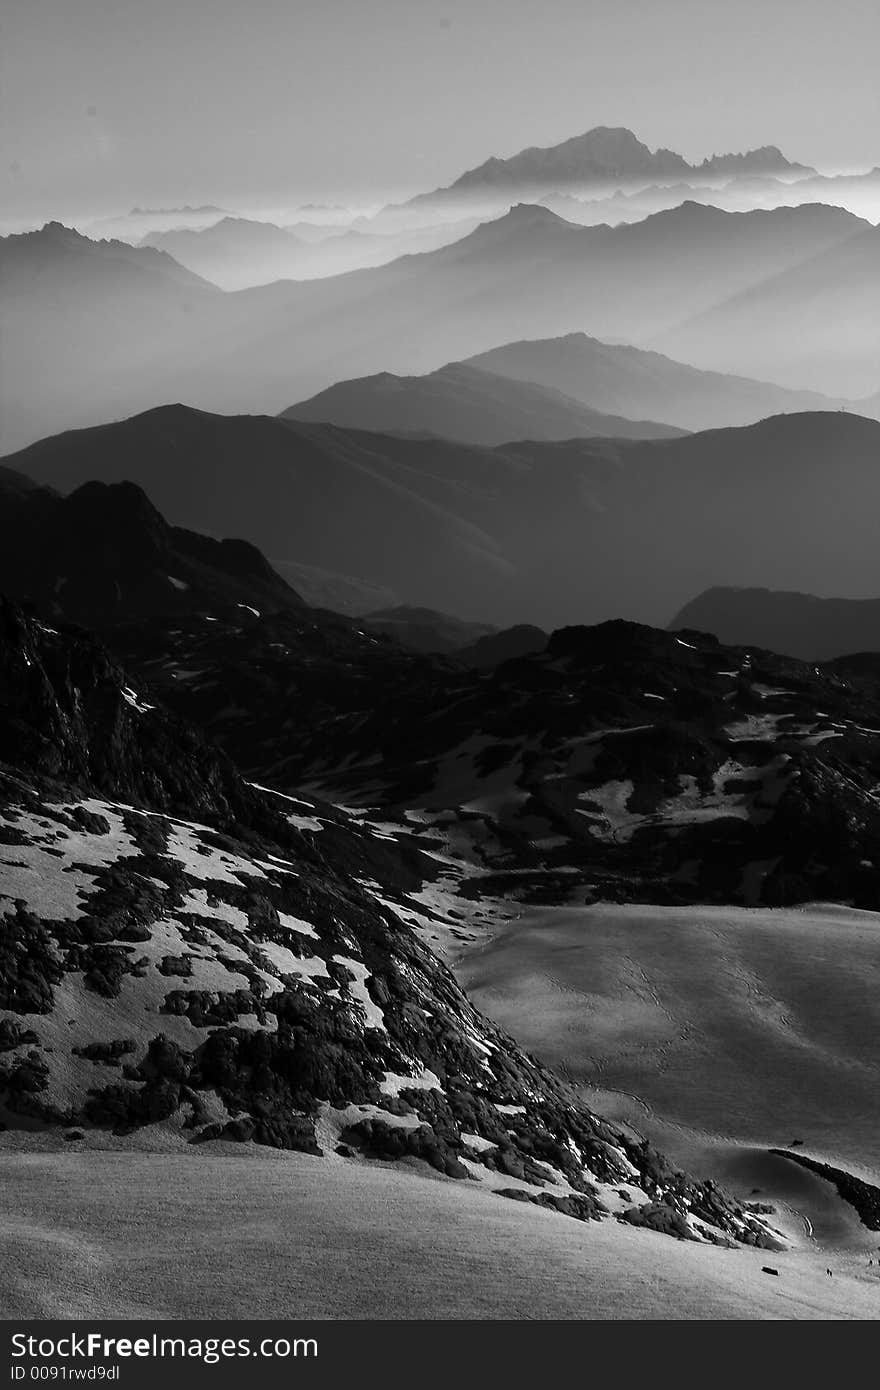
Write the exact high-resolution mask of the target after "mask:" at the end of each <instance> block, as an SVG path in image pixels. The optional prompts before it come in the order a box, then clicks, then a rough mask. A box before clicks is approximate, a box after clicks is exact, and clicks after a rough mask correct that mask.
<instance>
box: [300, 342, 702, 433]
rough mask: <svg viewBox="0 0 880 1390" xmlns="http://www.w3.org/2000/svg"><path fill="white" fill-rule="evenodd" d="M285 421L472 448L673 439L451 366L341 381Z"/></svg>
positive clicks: (643, 423)
mask: <svg viewBox="0 0 880 1390" xmlns="http://www.w3.org/2000/svg"><path fill="white" fill-rule="evenodd" d="M282 415H283V418H284V419H287V420H312V421H316V422H321V421H325V422H327V423H329V424H334V425H344V426H347V427H349V428H351V429H361V430H378V431H380V432H393V433H412V432H420V431H427V432H428V433H431V434H437V435H443V436H445V437H446V438H448V439H461V440H464V441H465V442H467V443H470V444H503V443H505V442H506V441H507V440H509V439H573V438H576V437H578V438H589V437H590V436H600V437H602V436H609V435H611V436H615V437H617V438H620V439H663V438H670V437H672V436H674V435H675V434H676V433H680V432H681V433H683V431H676V430H675V429H674V428H673V427H672V426H670V425H658V424H654V423H653V422H652V421H650V420H645V419H638V420H633V419H624V418H623V417H622V416H620V415H603V414H602V413H601V412H599V411H597V410H592V409H590V408H589V407H587V406H585V405H582V404H581V403H580V402H579V401H577V400H573V399H572V398H571V397H570V396H565V395H563V394H562V393H561V392H559V391H556V390H554V389H553V388H552V387H547V386H542V385H537V384H536V383H531V382H524V381H519V382H516V383H514V382H513V381H510V380H508V379H506V378H505V377H504V376H502V375H497V374H496V373H494V372H493V371H492V370H491V369H490V370H487V371H483V370H481V369H478V368H476V367H473V366H471V365H470V364H465V363H459V362H453V363H450V365H449V366H448V367H441V368H440V370H439V371H436V372H429V373H428V374H427V375H425V376H408V377H399V376H392V375H391V373H390V372H380V373H379V374H378V375H376V376H368V377H362V378H361V379H360V380H358V381H342V382H337V384H336V385H335V386H330V387H328V389H327V390H326V391H321V392H320V393H319V394H318V395H317V396H313V397H312V398H311V400H308V401H300V402H299V404H297V405H292V406H290V407H288V409H287V410H285V411H283V412H282Z"/></svg>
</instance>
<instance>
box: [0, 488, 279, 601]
mask: <svg viewBox="0 0 880 1390" xmlns="http://www.w3.org/2000/svg"><path fill="white" fill-rule="evenodd" d="M0 592H3V593H6V594H7V595H10V596H12V597H15V598H20V599H23V600H26V601H28V602H29V603H32V604H34V605H36V607H37V608H38V609H39V611H40V612H41V613H43V614H44V615H45V616H46V617H48V618H50V619H55V618H64V619H66V620H67V621H69V622H77V623H83V624H86V625H87V626H102V625H104V624H106V623H108V622H119V621H121V620H123V619H131V618H136V617H138V616H144V617H146V616H148V615H156V614H172V613H191V612H199V611H202V610H204V608H205V606H206V605H208V606H211V605H217V604H223V605H235V604H238V605H239V606H240V607H244V606H245V605H249V606H250V605H254V604H257V605H259V606H260V607H261V608H269V609H277V608H297V607H300V606H301V600H300V599H299V597H298V595H297V594H296V593H295V592H294V591H293V589H291V588H290V587H289V585H287V584H286V583H285V582H284V580H283V579H281V577H280V576H279V575H277V574H276V573H275V572H274V570H273V569H272V568H271V567H270V565H269V564H268V563H267V562H266V560H265V559H264V558H263V556H262V555H261V554H260V552H259V551H258V550H256V549H255V548H254V546H252V545H249V544H248V542H247V541H238V540H222V541H218V540H213V539H211V538H210V537H208V536H201V535H197V534H196V533H195V532H193V531H184V530H181V529H180V528H179V527H173V526H169V525H168V524H167V523H166V522H165V521H164V519H163V518H162V516H161V515H160V514H159V512H158V511H157V510H156V508H155V507H154V506H153V505H152V503H151V502H150V501H149V500H148V498H147V497H146V496H145V494H144V493H143V492H142V491H141V489H140V488H139V487H137V486H136V485H135V484H134V483H128V482H119V483H99V482H89V483H84V484H83V485H82V486H80V487H78V488H76V489H75V491H73V492H72V493H70V495H69V496H68V497H60V496H59V495H58V494H57V493H55V492H52V491H50V490H49V489H48V488H42V487H35V486H34V484H33V483H32V482H31V480H30V479H28V478H25V477H24V476H23V475H21V474H18V475H16V474H14V473H13V472H12V471H11V470H3V472H2V474H0Z"/></svg>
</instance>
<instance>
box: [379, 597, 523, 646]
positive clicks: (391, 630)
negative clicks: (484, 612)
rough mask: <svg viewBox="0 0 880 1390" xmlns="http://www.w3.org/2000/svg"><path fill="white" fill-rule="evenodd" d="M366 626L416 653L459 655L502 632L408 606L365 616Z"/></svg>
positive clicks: (444, 614)
mask: <svg viewBox="0 0 880 1390" xmlns="http://www.w3.org/2000/svg"><path fill="white" fill-rule="evenodd" d="M362 624H363V626H364V627H365V628H366V629H367V631H368V632H381V633H384V634H385V635H386V636H387V637H393V638H395V640H396V641H398V642H400V644H401V645H402V646H404V647H408V648H409V649H410V650H412V651H416V652H454V651H458V650H459V649H461V648H463V647H469V646H471V645H472V643H474V642H476V641H478V640H479V639H480V638H481V637H488V636H490V635H494V634H496V633H497V631H498V629H497V628H494V627H492V626H491V624H489V623H474V622H465V621H464V619H462V618H456V617H453V616H452V614H450V613H438V612H437V611H436V609H433V608H408V607H406V606H405V605H401V606H399V607H396V608H384V609H382V608H380V609H378V610H377V611H376V612H375V613H365V614H364V616H363V619H362Z"/></svg>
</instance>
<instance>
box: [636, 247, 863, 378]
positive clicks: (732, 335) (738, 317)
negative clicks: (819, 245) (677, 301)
mask: <svg viewBox="0 0 880 1390" xmlns="http://www.w3.org/2000/svg"><path fill="white" fill-rule="evenodd" d="M651 345H652V346H656V347H657V348H659V349H660V351H662V352H669V353H670V354H671V355H672V356H673V357H677V358H680V359H682V360H684V361H688V362H693V363H695V364H696V365H698V366H706V367H712V368H714V369H715V370H720V371H738V372H746V373H750V374H751V373H753V374H754V375H756V376H762V377H767V378H771V379H773V380H774V381H779V382H782V383H783V384H789V383H794V382H797V383H798V384H803V385H805V386H813V387H816V388H818V389H823V390H827V391H833V392H840V393H841V394H842V395H846V396H851V397H858V396H861V395H864V394H866V393H867V392H870V391H873V390H874V389H875V388H876V382H877V369H878V361H880V228H877V227H870V228H869V229H868V230H866V231H863V232H861V233H860V234H859V235H858V236H855V237H852V238H848V239H846V240H845V241H843V242H841V243H840V244H839V245H838V246H835V247H830V248H828V249H827V250H825V251H822V252H817V254H816V255H815V256H813V257H811V258H809V259H808V260H805V261H804V262H803V263H802V264H799V265H795V266H791V267H789V268H788V269H786V270H783V271H780V272H779V273H777V274H776V275H774V276H771V277H768V278H767V279H765V280H763V281H762V282H761V283H756V284H753V285H751V286H749V287H746V288H744V289H742V290H740V291H738V292H737V293H736V294H734V295H733V296H731V297H730V298H728V299H726V300H725V301H724V302H723V303H721V304H718V305H714V306H713V307H711V308H709V309H706V310H704V311H702V312H701V313H699V314H698V315H696V316H693V317H687V318H684V319H683V322H682V323H681V324H680V325H679V326H678V327H676V328H672V329H667V330H665V331H663V332H661V333H660V334H658V335H657V336H656V337H655V338H654V339H653V341H652V344H651Z"/></svg>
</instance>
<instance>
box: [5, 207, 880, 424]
mask: <svg viewBox="0 0 880 1390" xmlns="http://www.w3.org/2000/svg"><path fill="white" fill-rule="evenodd" d="M865 225H866V224H864V223H862V222H860V221H859V220H858V219H856V218H853V217H852V215H851V214H849V213H846V212H844V211H842V210H841V209H839V208H830V207H816V206H807V207H801V208H782V209H779V210H777V211H774V212H756V213H747V214H730V213H724V212H720V211H718V210H717V209H715V208H708V207H700V206H697V205H695V204H693V203H690V204H687V203H686V204H684V205H682V206H681V207H679V208H676V209H673V210H672V211H669V212H664V213H660V214H658V215H657V216H656V217H651V218H648V219H646V220H645V221H644V222H640V223H636V224H634V225H629V226H626V225H624V226H620V227H615V228H612V227H605V226H603V227H577V226H574V225H572V224H570V223H567V222H565V221H563V220H562V219H561V218H558V217H556V216H555V215H554V214H553V213H551V212H550V211H549V210H548V209H546V208H540V207H519V208H514V209H513V210H512V211H511V212H510V213H508V214H507V215H506V216H504V217H501V218H499V219H497V220H496V221H494V222H490V223H485V224H483V225H481V226H480V227H478V228H477V230H476V231H474V232H472V233H471V234H470V235H469V236H466V237H464V238H462V239H461V240H459V241H457V242H455V243H454V244H452V245H448V246H444V247H442V248H440V249H439V250H435V251H431V252H426V253H425V254H423V255H415V256H404V257H401V258H399V259H398V260H395V261H393V262H392V263H390V264H388V265H385V266H380V267H378V268H376V269H369V270H361V271H355V272H351V273H350V274H347V275H339V276H332V277H330V278H327V279H318V280H309V281H296V282H293V281H281V282H278V283H277V284H272V285H268V286H263V287H259V288H254V289H249V290H242V291H239V292H237V293H235V294H224V293H222V292H221V291H219V290H218V289H217V288H216V287H214V286H209V285H207V283H206V282H203V281H200V280H198V279H197V278H196V277H193V276H189V275H188V273H187V272H186V271H184V270H183V269H182V268H180V267H177V268H176V269H175V270H174V271H173V276H176V277H177V279H176V280H172V279H169V276H170V275H172V272H169V271H168V267H169V266H173V262H172V261H171V260H170V258H168V257H162V256H161V255H160V253H159V252H157V251H155V250H154V249H152V248H137V249H135V248H131V247H126V248H123V250H122V251H119V252H117V251H116V250H115V249H114V248H113V247H112V246H111V247H109V248H108V247H107V246H103V245H100V244H96V243H91V242H88V241H87V240H86V239H85V238H80V237H77V236H76V235H75V234H72V233H71V234H64V236H63V237H62V236H61V235H60V234H59V235H58V236H54V235H52V234H49V233H45V232H43V233H36V234H33V235H34V237H35V238H36V241H35V242H34V243H33V245H35V246H36V247H38V248H39V247H42V248H43V251H42V252H41V253H40V256H38V257H36V258H34V259H35V260H41V269H40V270H39V273H36V272H34V273H28V274H26V275H25V274H24V273H23V271H22V268H21V261H22V260H27V259H28V257H27V256H26V255H25V256H15V255H13V257H12V261H14V262H15V264H11V263H10V265H9V273H8V274H6V275H5V285H4V290H3V298H4V314H5V323H6V332H5V333H4V336H3V343H2V349H0V350H2V358H0V387H2V396H0V406H2V408H3V431H4V435H3V437H4V439H5V441H6V447H7V448H11V447H14V446H15V445H16V444H22V443H24V442H26V441H28V440H31V439H33V438H35V437H39V436H40V435H41V434H46V433H49V432H52V431H53V430H57V429H59V428H64V427H69V426H71V425H83V424H92V423H95V422H96V421H99V420H102V419H108V418H115V417H119V416H120V415H125V414H130V413H131V412H132V411H135V410H142V409H144V408H147V407H150V406H153V405H158V404H160V403H162V402H165V401H168V400H174V399H180V398H181V397H184V398H185V399H187V400H188V401H189V402H190V403H191V404H193V405H196V406H199V407H202V408H209V409H220V410H225V411H234V410H248V411H254V410H264V411H268V412H272V413H275V412H277V411H279V410H282V409H284V408H286V407H287V406H288V405H289V404H290V403H291V401H292V400H296V399H297V398H300V399H302V398H303V397H307V396H309V395H312V394H314V393H315V392H316V391H318V390H321V389H323V388H325V387H327V386H328V385H330V384H331V383H332V382H334V381H339V380H344V379H347V378H351V377H359V376H363V375H365V374H367V373H372V372H376V371H379V370H382V371H389V372H393V373H395V374H412V373H413V372H425V371H431V370H433V369H435V368H437V367H440V366H442V365H443V364H444V363H448V362H450V361H459V360H461V359H462V358H463V357H468V356H471V355H473V354H475V353H479V352H482V351H486V350H487V349H489V348H493V347H496V346H497V345H498V344H499V343H505V342H511V341H515V340H517V339H520V338H524V337H529V338H534V337H548V336H558V335H559V334H564V333H570V332H576V331H577V332H582V331H587V332H590V333H592V334H593V335H596V336H601V337H606V338H607V337H614V338H618V339H623V340H624V341H629V342H632V341H636V340H644V339H646V338H648V337H652V336H656V335H657V334H659V333H661V332H663V331H665V330H669V329H671V328H672V326H673V325H676V324H680V323H681V322H682V321H683V320H685V319H688V318H693V317H694V316H695V315H698V314H700V313H702V312H704V311H705V310H707V309H709V308H711V307H712V306H713V305H716V304H718V303H720V302H721V301H722V300H724V299H729V298H730V296H731V295H733V294H736V293H738V292H739V291H741V290H743V289H746V288H747V287H749V286H751V285H754V284H756V283H757V282H758V281H761V280H767V279H769V278H770V277H772V276H774V275H778V274H780V272H782V271H784V270H786V269H789V268H790V267H792V266H794V265H796V264H798V263H799V262H800V261H804V260H807V259H808V258H810V257H815V256H816V255H817V254H818V253H819V252H821V251H823V250H827V249H828V248H829V247H832V246H834V245H835V243H837V242H841V241H845V240H846V239H847V238H855V237H856V234H857V233H859V232H860V231H861V230H862V229H863V228H864V226H865ZM12 240H13V241H14V240H15V239H12ZM19 240H21V239H19ZM23 240H24V242H25V243H26V244H27V245H30V244H31V243H29V242H28V239H27V238H24V239H23ZM9 241H10V239H9V238H7V240H6V242H2V243H0V261H3V260H4V258H6V259H7V260H8V259H9V258H8V257H7V251H8V243H9ZM84 268H87V271H88V273H87V274H86V270H85V269H84ZM180 277H184V279H183V281H182V282H181V280H180ZM426 323H430V326H431V331H430V332H429V333H426V332H425V324H426ZM13 345H14V348H13ZM875 387H876V375H874V376H873V377H872V381H871V389H875ZM649 418H650V417H649Z"/></svg>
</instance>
